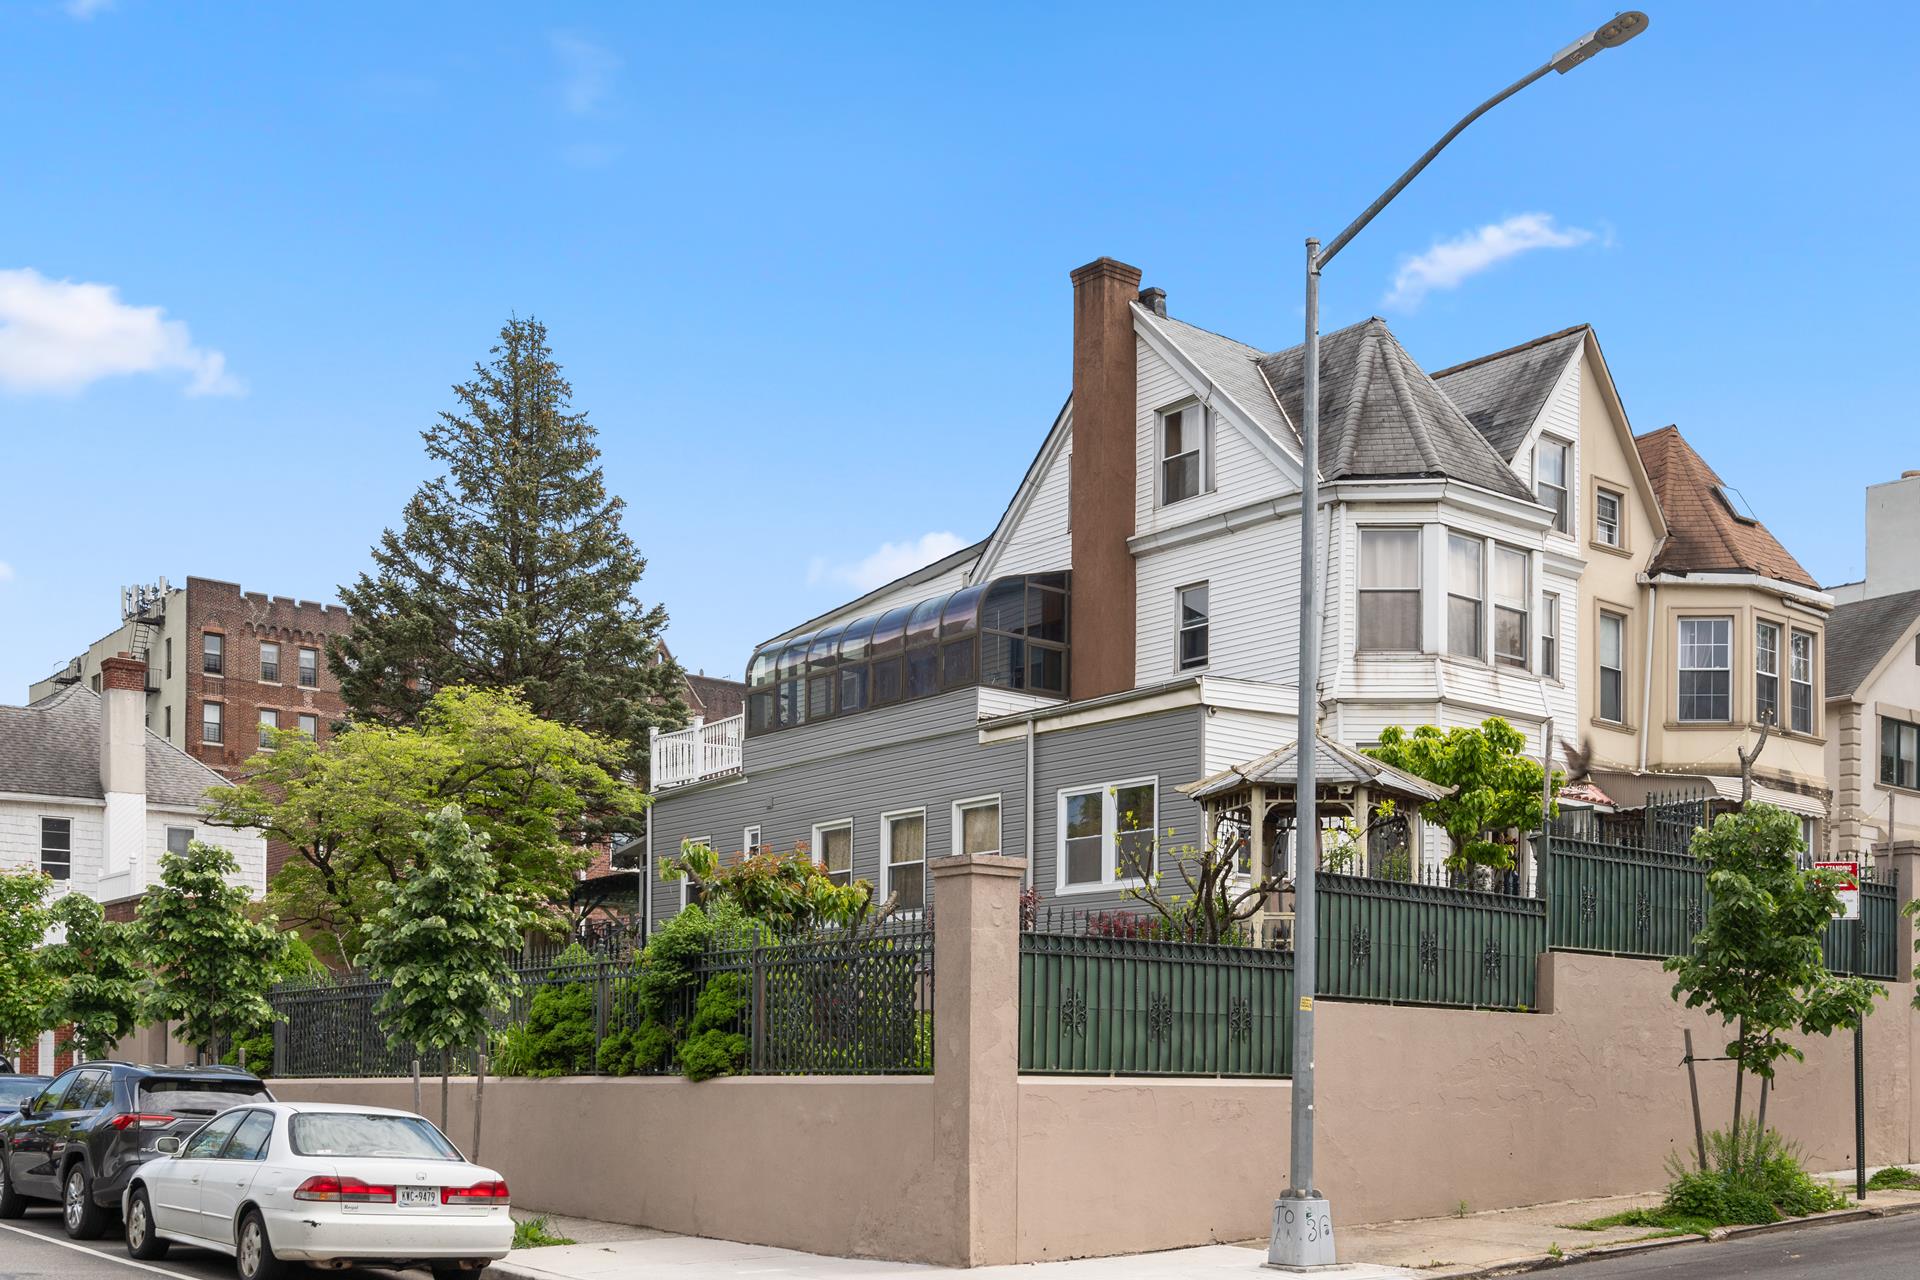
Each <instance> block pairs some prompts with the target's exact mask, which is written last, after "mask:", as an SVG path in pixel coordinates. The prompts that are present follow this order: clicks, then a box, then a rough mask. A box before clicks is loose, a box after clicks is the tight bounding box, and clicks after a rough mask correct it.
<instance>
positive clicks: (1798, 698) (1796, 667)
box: [1787, 631, 1813, 733]
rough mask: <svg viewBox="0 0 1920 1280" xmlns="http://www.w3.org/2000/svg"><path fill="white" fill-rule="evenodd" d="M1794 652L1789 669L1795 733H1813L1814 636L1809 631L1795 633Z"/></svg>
mask: <svg viewBox="0 0 1920 1280" xmlns="http://www.w3.org/2000/svg"><path fill="white" fill-rule="evenodd" d="M1792 644H1793V651H1792V654H1791V658H1790V665H1789V667H1788V669H1787V677H1788V685H1789V690H1788V692H1789V694H1790V696H1791V697H1792V700H1793V705H1792V708H1791V714H1792V716H1793V731H1794V732H1795V733H1812V732H1813V634H1812V633H1811V632H1808V631H1796V632H1794V633H1793V639H1792Z"/></svg>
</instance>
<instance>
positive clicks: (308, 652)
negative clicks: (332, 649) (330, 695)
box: [299, 649, 320, 689]
mask: <svg viewBox="0 0 1920 1280" xmlns="http://www.w3.org/2000/svg"><path fill="white" fill-rule="evenodd" d="M299 680H300V687H301V688H302V689H315V688H318V687H319V685H320V651H319V650H318V649H302V650H301V651H300V675H299Z"/></svg>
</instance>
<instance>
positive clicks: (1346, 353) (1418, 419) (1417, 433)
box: [1260, 316, 1533, 502]
mask: <svg viewBox="0 0 1920 1280" xmlns="http://www.w3.org/2000/svg"><path fill="white" fill-rule="evenodd" d="M1303 355H1304V348H1303V347H1293V348H1291V349H1289V350H1286V351H1281V352H1277V353H1276V354H1274V355H1270V356H1268V357H1267V358H1266V359H1265V360H1263V361H1261V366H1260V367H1261V369H1262V371H1263V372H1265V374H1266V375H1267V381H1268V382H1269V383H1270V384H1271V385H1272V387H1273V389H1274V392H1275V394H1276V395H1277V396H1278V397H1279V399H1280V403H1281V405H1282V406H1284V407H1285V409H1286V412H1287V416H1288V417H1289V418H1291V419H1292V420H1293V421H1295V422H1298V421H1300V418H1301V408H1302V396H1301V389H1302V383H1303V375H1304V370H1305V365H1306V361H1305V359H1304V358H1303ZM1320 362H1321V363H1320V473H1321V474H1322V475H1323V476H1325V477H1326V478H1327V479H1329V480H1339V479H1344V478H1349V477H1351V478H1356V479H1359V478H1398V477H1415V476H1446V477H1449V478H1451V479H1455V480H1464V481H1466V482H1467V483H1469V484H1476V485H1479V486H1481V487H1482V488H1485V489H1491V490H1493V491H1494V492H1495V493H1501V494H1505V495H1507V496H1508V497H1512V498H1520V499H1523V500H1525V501H1527V502H1532V501H1533V493H1532V492H1531V491H1530V490H1529V489H1528V488H1527V487H1526V486H1525V485H1524V484H1522V483H1520V478H1519V477H1518V476H1516V475H1514V474H1513V469H1512V468H1511V467H1509V466H1508V465H1507V460H1506V459H1505V458H1502V457H1501V456H1499V455H1498V454H1496V453H1495V452H1494V451H1493V446H1492V445H1490V444H1488V443H1487V438H1486V437H1485V436H1483V435H1481V434H1480V432H1479V431H1478V430H1476V429H1475V428H1474V426H1473V424H1472V423H1470V422H1468V421H1467V418H1466V415H1465V414H1463V413H1461V412H1460V407H1459V406H1458V405H1456V404H1454V402H1453V401H1452V400H1449V399H1448V398H1447V396H1446V393H1444V392H1443V391H1441V390H1440V388H1439V387H1438V386H1436V385H1434V382H1433V379H1431V378H1429V377H1428V376H1427V374H1426V372H1425V371H1424V370H1423V369H1421V368H1420V366H1419V365H1417V364H1415V363H1414V360H1413V357H1412V356H1410V355H1408V354H1407V352H1406V349H1405V348H1404V347H1402V346H1401V345H1400V341H1399V339H1397V338H1395V337H1394V336H1393V334H1392V332H1391V331H1390V330H1388V328H1387V325H1386V322H1385V321H1384V320H1381V319H1380V318H1379V317H1378V316H1375V317H1373V318H1371V319H1368V320H1363V321H1361V322H1360V323H1359V324H1356V325H1350V326H1348V327H1347V328H1345V329H1336V330H1335V331H1334V332H1332V333H1329V334H1325V335H1323V336H1322V337H1321V339H1320Z"/></svg>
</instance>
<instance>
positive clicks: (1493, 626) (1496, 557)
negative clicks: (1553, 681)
mask: <svg viewBox="0 0 1920 1280" xmlns="http://www.w3.org/2000/svg"><path fill="white" fill-rule="evenodd" d="M1488 546H1489V551H1488V553H1487V554H1486V555H1485V556H1483V557H1482V563H1483V564H1484V566H1485V568H1484V571H1483V572H1484V575H1485V581H1486V588H1485V590H1486V602H1485V603H1486V606H1487V607H1488V608H1487V658H1488V660H1489V661H1491V662H1492V663H1493V665H1494V666H1496V667H1506V668H1507V669H1509V670H1511V671H1531V670H1533V628H1534V620H1533V613H1534V610H1533V598H1534V581H1533V557H1532V556H1531V555H1529V554H1528V553H1527V551H1526V550H1525V549H1524V548H1522V547H1511V546H1508V545H1507V544H1506V543H1504V542H1494V543H1489V544H1488ZM1503 555H1504V556H1518V557H1519V558H1520V595H1519V601H1518V603H1519V607H1518V608H1517V609H1516V608H1515V607H1514V606H1513V605H1511V604H1502V603H1501V599H1502V597H1501V596H1500V595H1499V593H1498V586H1497V579H1498V578H1499V568H1498V566H1499V564H1500V557H1502V556H1503ZM1502 610H1505V611H1506V612H1508V613H1518V614H1519V615H1520V654H1519V657H1518V658H1517V659H1516V658H1513V657H1509V656H1508V655H1506V654H1503V653H1501V652H1500V613H1501V611H1502Z"/></svg>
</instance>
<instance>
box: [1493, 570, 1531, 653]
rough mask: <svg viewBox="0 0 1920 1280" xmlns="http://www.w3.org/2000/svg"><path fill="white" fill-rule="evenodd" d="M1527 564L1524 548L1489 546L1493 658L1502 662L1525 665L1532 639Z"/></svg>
mask: <svg viewBox="0 0 1920 1280" xmlns="http://www.w3.org/2000/svg"><path fill="white" fill-rule="evenodd" d="M1530 568H1531V566H1530V565H1529V564H1528V562H1527V553H1526V552H1524V551H1515V550H1514V549H1513V548H1512V547H1499V546H1496V547H1495V548H1494V549H1493V658H1494V661H1495V662H1498V663H1500V664H1501V665H1502V666H1508V667H1521V668H1525V667H1526V665H1527V650H1528V648H1529V647H1530V646H1531V644H1532V643H1533V641H1532V637H1531V636H1529V635H1528V634H1527V620H1528V618H1529V616H1530V615H1531V613H1532V608H1531V600H1532V597H1531V596H1530V595H1529V582H1530V578H1531V576H1532V575H1531V573H1530V572H1529V570H1530Z"/></svg>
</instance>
